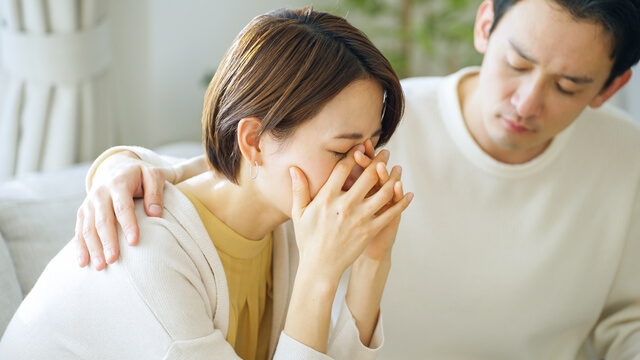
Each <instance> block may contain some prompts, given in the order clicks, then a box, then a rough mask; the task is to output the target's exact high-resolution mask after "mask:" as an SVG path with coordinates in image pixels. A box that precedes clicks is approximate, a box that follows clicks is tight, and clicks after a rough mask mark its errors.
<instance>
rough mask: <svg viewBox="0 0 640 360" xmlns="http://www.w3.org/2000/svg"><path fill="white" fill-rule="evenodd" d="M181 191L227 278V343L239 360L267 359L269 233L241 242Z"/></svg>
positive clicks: (270, 306) (270, 298) (270, 296)
mask: <svg viewBox="0 0 640 360" xmlns="http://www.w3.org/2000/svg"><path fill="white" fill-rule="evenodd" d="M181 191H182V192H183V193H184V194H185V195H186V196H187V197H188V198H189V200H191V202H192V203H193V206H195V208H196V211H197V212H198V215H199V216H200V219H201V220H202V222H203V223H204V226H205V228H206V229H207V232H208V233H209V237H210V238H211V240H212V241H213V245H214V246H215V247H216V249H217V250H218V255H219V256H220V260H221V261H222V267H223V268H224V272H225V274H226V277H227V283H228V287H229V331H228V332H227V341H228V342H229V343H230V344H231V346H233V349H234V350H235V351H236V353H237V354H238V356H240V357H241V358H242V359H267V357H268V355H269V339H270V337H271V319H272V309H273V286H272V272H271V251H272V243H273V240H272V235H271V233H269V234H267V236H265V237H264V238H262V239H261V240H249V239H247V238H244V237H242V236H241V235H239V234H238V233H236V232H235V231H233V230H232V229H231V228H229V227H228V226H227V225H225V223H223V222H222V221H220V219H218V218H217V217H216V216H215V215H214V214H213V213H212V212H211V211H209V209H207V207H206V206H204V204H202V203H201V202H200V200H198V199H197V198H196V197H195V196H193V195H191V194H190V193H188V192H186V191H184V190H182V189H181Z"/></svg>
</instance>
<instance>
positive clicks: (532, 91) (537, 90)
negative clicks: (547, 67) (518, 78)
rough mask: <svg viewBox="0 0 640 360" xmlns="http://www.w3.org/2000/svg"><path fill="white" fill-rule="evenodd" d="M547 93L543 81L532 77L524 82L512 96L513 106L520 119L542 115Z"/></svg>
mask: <svg viewBox="0 0 640 360" xmlns="http://www.w3.org/2000/svg"><path fill="white" fill-rule="evenodd" d="M545 91H546V90H545V84H544V82H543V81H542V79H539V78H536V77H531V78H529V79H526V80H523V81H522V82H521V83H520V85H519V86H518V88H517V89H516V91H515V92H514V93H513V95H511V104H512V105H513V106H514V107H515V109H516V111H517V112H518V115H519V116H520V117H523V118H527V117H533V116H536V115H540V113H542V111H543V109H544V97H545Z"/></svg>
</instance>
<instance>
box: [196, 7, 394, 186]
mask: <svg viewBox="0 0 640 360" xmlns="http://www.w3.org/2000/svg"><path fill="white" fill-rule="evenodd" d="M360 79H373V80H376V81H378V82H379V83H380V85H381V86H382V88H383V90H384V91H385V93H386V100H385V104H384V106H385V107H384V112H383V113H384V116H383V118H382V122H381V125H382V134H381V135H380V140H379V142H378V146H380V145H383V144H385V143H386V142H387V141H388V140H389V138H390V137H391V134H393V132H394V131H395V129H396V126H397V125H398V123H399V121H400V118H401V116H402V112H403V109H404V97H403V95H402V89H401V87H400V82H399V80H398V77H397V75H396V74H395V72H394V71H393V69H392V68H391V64H389V61H387V59H386V58H385V57H384V56H383V55H382V53H381V52H380V51H379V50H378V49H377V48H376V47H375V46H374V45H373V44H372V43H371V41H370V40H369V39H368V38H367V37H366V35H364V34H363V33H362V32H361V31H359V30H358V29H356V28H355V27H353V26H352V25H351V24H349V23H348V22H347V21H346V20H345V19H343V18H341V17H338V16H335V15H332V14H329V13H325V12H319V11H314V10H313V9H312V8H311V7H306V8H303V9H299V10H290V9H279V10H274V11H271V12H269V13H266V14H264V15H260V16H258V17H256V18H254V19H253V20H252V21H251V22H250V23H249V24H248V25H247V26H246V27H245V28H244V29H243V30H242V31H241V32H240V34H239V35H238V36H237V37H236V39H235V40H234V42H233V44H232V45H231V47H230V48H229V50H228V51H227V53H226V55H225V57H224V59H223V60H222V63H221V64H220V66H219V67H218V70H217V71H216V74H215V76H214V77H213V79H212V80H211V83H210V84H209V87H208V89H207V93H206V96H205V100H204V109H203V114H202V130H203V141H204V144H205V150H206V153H207V159H208V161H209V164H210V165H211V166H212V167H213V169H215V170H216V171H218V172H219V173H222V174H224V176H226V177H227V178H228V179H229V180H231V181H233V182H235V183H237V182H238V181H237V176H238V171H239V168H240V160H241V158H242V156H241V153H240V149H239V147H238V143H237V128H238V123H239V121H240V120H241V119H243V118H246V117H257V118H259V119H261V121H262V124H261V127H260V130H259V135H260V136H262V135H263V134H266V133H269V134H270V135H272V136H274V137H275V138H276V139H280V140H286V139H287V137H288V136H290V135H291V134H293V132H294V130H295V129H296V128H297V127H298V126H300V125H301V124H303V123H304V122H305V121H307V120H309V119H311V118H312V117H314V116H315V115H316V114H317V113H319V112H320V111H321V110H322V107H323V106H324V105H325V104H326V103H327V102H329V101H330V100H331V99H332V98H333V97H334V96H335V95H337V94H338V93H339V92H340V91H341V90H342V89H344V88H345V87H346V86H347V85H349V84H350V83H352V82H353V81H355V80H360ZM381 100H382V99H381Z"/></svg>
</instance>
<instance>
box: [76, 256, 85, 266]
mask: <svg viewBox="0 0 640 360" xmlns="http://www.w3.org/2000/svg"><path fill="white" fill-rule="evenodd" d="M76 260H77V261H78V265H80V266H82V264H83V263H84V256H82V255H78V257H77V258H76Z"/></svg>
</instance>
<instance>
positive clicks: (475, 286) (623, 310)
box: [77, 0, 640, 359]
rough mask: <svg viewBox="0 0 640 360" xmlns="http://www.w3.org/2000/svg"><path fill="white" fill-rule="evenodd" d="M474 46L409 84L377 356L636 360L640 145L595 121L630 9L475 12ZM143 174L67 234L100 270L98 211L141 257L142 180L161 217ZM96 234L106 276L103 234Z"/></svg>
mask: <svg viewBox="0 0 640 360" xmlns="http://www.w3.org/2000/svg"><path fill="white" fill-rule="evenodd" d="M474 44H475V47H476V49H477V50H478V51H480V52H481V53H483V54H484V60H483V63H482V66H481V67H480V68H479V69H463V70H461V71H460V72H458V73H456V74H453V75H451V76H449V77H446V78H415V79H407V80H405V81H404V84H403V86H404V91H405V94H406V98H407V107H406V111H405V118H404V120H403V121H404V123H403V125H402V126H401V127H400V129H399V130H398V133H397V134H396V135H395V136H394V138H393V139H392V140H391V143H390V145H389V148H390V150H391V154H392V157H393V158H392V160H393V161H395V162H397V163H399V164H401V165H402V166H403V168H404V173H403V182H404V184H405V186H406V188H408V189H412V190H414V191H415V194H416V197H415V199H414V201H413V206H412V208H411V209H410V210H409V211H407V212H405V215H404V217H403V220H402V225H401V228H400V231H399V234H398V242H397V244H396V246H395V250H394V254H393V259H394V261H393V270H392V271H391V275H390V278H389V281H388V284H387V290H386V292H385V298H384V301H383V308H384V318H385V328H386V329H385V330H386V333H387V337H388V340H387V343H386V345H385V347H384V349H383V354H384V355H383V356H382V357H383V358H388V359H418V358H430V359H585V358H587V353H588V352H589V351H593V352H594V353H595V354H596V355H597V356H598V357H601V358H607V359H640V129H638V127H637V126H635V125H633V123H632V122H631V121H630V120H629V119H628V118H626V117H625V115H623V114H621V113H619V112H617V111H615V110H614V109H612V108H608V107H606V106H605V107H604V108H602V109H597V108H600V107H601V106H602V105H603V104H604V103H605V102H606V101H607V100H608V99H609V98H610V97H611V96H612V95H614V94H615V93H616V92H617V91H618V90H619V89H620V88H621V87H623V86H624V85H625V84H626V83H627V82H628V80H629V78H630V76H631V70H630V67H631V66H632V65H634V64H635V63H637V61H638V58H640V3H639V2H638V1H637V0H615V1H613V0H610V1H596V0H591V1H589V0H582V1H578V0H493V1H491V0H486V1H484V2H483V3H482V4H481V5H480V8H479V10H478V14H477V19H476V25H475V28H474ZM595 109H597V110H595ZM138 154H139V155H140V156H141V157H142V158H143V159H146V160H148V161H158V159H155V158H154V157H153V154H148V153H147V152H145V151H138ZM118 156H120V157H123V156H125V155H122V154H121V155H118ZM113 159H117V156H114V157H113ZM112 162H113V161H112ZM136 164H137V163H136ZM156 164H162V163H161V162H156ZM194 164H198V160H193V161H192V163H191V166H182V167H178V168H177V172H176V171H174V172H171V171H169V172H168V173H167V175H168V176H170V177H176V176H175V174H178V176H177V178H176V179H170V180H176V181H177V180H180V179H182V178H186V177H188V176H189V175H190V174H189V173H190V172H194V171H195V172H197V171H199V169H200V170H201V167H198V166H193V165H194ZM105 165H106V163H105ZM125 168H126V166H125ZM131 169H135V170H131ZM150 169H152V168H151V167H149V166H147V165H135V166H133V165H132V166H130V167H129V168H127V170H126V171H129V172H130V173H132V172H135V171H137V172H142V173H143V174H145V176H140V175H139V174H138V175H136V176H133V175H122V176H120V177H116V179H119V182H118V181H116V180H112V181H111V182H108V183H107V185H105V186H103V187H102V188H101V189H102V190H101V191H97V190H95V191H94V192H93V193H92V195H90V196H93V198H94V199H95V200H91V198H89V199H88V200H87V202H85V205H84V207H83V209H84V210H81V212H80V215H81V218H84V219H85V221H84V223H85V225H84V226H83V225H82V219H81V220H80V221H79V226H78V230H77V233H78V234H82V233H84V234H85V236H84V237H85V238H86V241H87V243H88V244H89V248H90V249H91V251H92V253H93V254H94V256H93V257H94V259H97V264H98V267H102V266H104V260H103V258H102V255H101V250H100V246H98V245H100V240H98V236H97V235H96V230H94V229H93V217H94V212H95V213H96V214H97V218H99V219H100V220H99V221H98V223H101V224H104V223H105V222H106V223H107V224H108V223H111V221H110V220H109V219H110V218H109V216H108V214H109V213H110V212H111V211H112V210H108V211H106V210H104V207H105V205H104V204H105V203H107V204H111V201H112V200H111V199H110V197H113V198H114V199H113V201H114V203H115V204H116V205H115V208H116V209H117V210H118V211H117V213H118V215H117V216H118V220H119V221H120V222H121V223H123V228H124V231H125V232H127V233H131V235H132V240H133V241H132V242H134V243H135V237H136V236H137V234H136V231H137V230H136V228H135V226H134V225H133V223H134V222H135V219H133V217H132V215H131V214H130V213H128V212H127V211H126V209H128V208H129V206H128V205H126V204H128V201H129V200H128V199H126V198H127V197H130V196H131V194H132V193H133V192H134V191H136V189H138V187H139V185H140V184H141V183H142V182H144V184H145V185H144V186H145V189H147V194H146V195H145V206H146V207H147V209H148V212H149V213H150V214H151V213H152V211H153V209H151V204H156V205H158V204H160V203H161V198H160V197H159V196H158V194H161V190H159V189H161V185H160V184H161V180H162V176H159V175H157V174H158V170H157V169H154V170H150ZM107 170H109V171H107ZM102 171H105V172H107V173H111V174H115V173H117V171H115V172H114V170H113V167H111V168H109V166H105V169H104V170H102ZM153 174H156V175H153ZM109 176H113V175H109ZM103 177H105V176H102V175H101V176H98V177H96V179H97V178H103ZM123 179H125V182H124V183H123V182H122V180H123ZM118 184H124V185H118ZM97 188H100V187H97ZM105 189H107V190H109V191H105ZM138 190H139V189H138ZM110 193H111V194H114V195H110ZM138 193H140V192H139V191H138ZM138 195H140V194H138ZM125 199H126V200H125ZM94 203H95V204H98V205H94ZM123 204H124V205H123ZM94 207H96V210H94ZM108 207H109V206H108ZM112 217H113V216H111V218H112ZM105 219H106V220H105ZM98 232H99V233H100V237H101V238H102V239H103V241H105V243H106V244H107V246H106V248H107V249H109V250H111V251H112V252H111V253H110V254H107V258H108V260H109V262H112V261H115V259H116V257H117V253H116V252H115V251H116V249H115V248H114V247H113V244H112V243H111V242H110V241H109V239H111V238H113V237H114V236H113V235H112V232H113V229H109V227H104V226H100V227H99V229H98ZM78 237H79V238H80V239H82V236H78ZM80 243H81V244H83V242H80ZM116 245H117V244H116ZM85 251H86V250H85ZM80 254H82V256H84V258H81V259H80V260H79V261H80V262H81V263H83V264H84V263H86V262H87V261H88V256H87V255H88V254H87V253H85V252H80ZM587 339H589V340H590V341H588V342H585V340H587Z"/></svg>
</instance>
